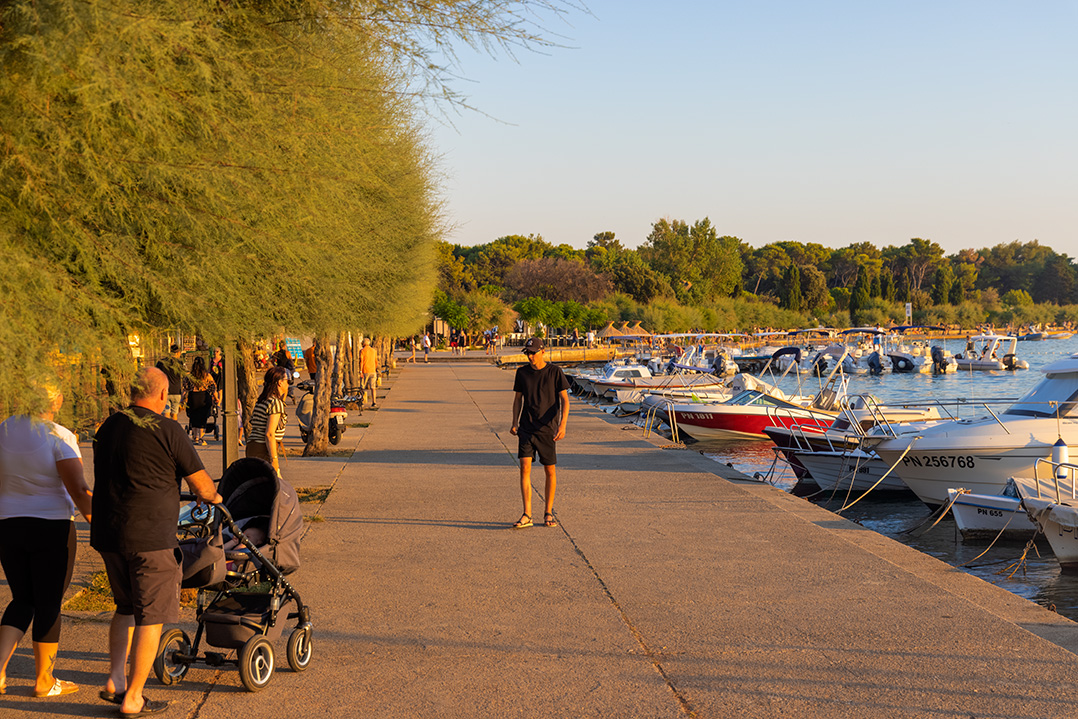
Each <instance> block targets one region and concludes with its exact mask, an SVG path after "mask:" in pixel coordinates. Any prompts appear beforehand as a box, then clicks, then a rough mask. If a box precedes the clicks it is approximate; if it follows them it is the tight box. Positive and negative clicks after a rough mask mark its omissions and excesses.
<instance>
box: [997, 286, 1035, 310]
mask: <svg viewBox="0 0 1078 719" xmlns="http://www.w3.org/2000/svg"><path fill="white" fill-rule="evenodd" d="M1000 301H1001V302H1002V303H1003V304H1004V305H1005V306H1007V307H1017V306H1019V305H1032V304H1033V298H1032V297H1030V295H1029V293H1028V292H1026V291H1025V290H1008V291H1007V292H1005V293H1004V294H1003V297H1001V298H1000Z"/></svg>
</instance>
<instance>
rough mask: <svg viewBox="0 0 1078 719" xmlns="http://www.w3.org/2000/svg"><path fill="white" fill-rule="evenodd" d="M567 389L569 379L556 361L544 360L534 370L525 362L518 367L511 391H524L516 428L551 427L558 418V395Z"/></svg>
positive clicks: (522, 429) (529, 429)
mask: <svg viewBox="0 0 1078 719" xmlns="http://www.w3.org/2000/svg"><path fill="white" fill-rule="evenodd" d="M568 389H569V380H567V379H566V378H565V373H564V372H562V371H561V367H558V366H557V365H553V364H550V363H549V362H548V363H547V364H546V365H545V366H544V367H543V369H540V370H537V369H532V366H531V365H530V364H527V365H524V366H523V367H521V368H520V369H518V370H517V375H516V378H515V379H514V380H513V391H514V392H520V393H521V394H523V395H524V409H522V410H521V412H520V431H521V432H524V433H526V434H534V433H535V432H538V431H540V430H543V429H549V430H551V431H553V429H554V427H555V422H556V421H557V420H558V395H559V394H560V393H561V392H564V391H567V390H568Z"/></svg>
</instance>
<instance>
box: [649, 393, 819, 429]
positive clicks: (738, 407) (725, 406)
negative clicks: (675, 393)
mask: <svg viewBox="0 0 1078 719" xmlns="http://www.w3.org/2000/svg"><path fill="white" fill-rule="evenodd" d="M664 410H665V412H666V417H667V423H668V424H673V423H675V422H676V423H677V427H678V431H679V432H684V433H685V434H687V435H689V436H690V437H692V438H693V439H699V440H709V439H767V435H766V434H765V433H764V430H765V429H766V428H768V427H775V426H781V427H791V426H793V425H795V424H796V425H800V426H802V427H804V426H806V425H815V426H818V427H820V428H824V427H828V426H830V425H831V423H832V422H833V421H834V420H835V417H836V416H837V415H838V412H836V411H832V410H829V409H823V408H822V407H818V406H816V407H814V406H811V405H810V406H804V405H801V404H797V403H796V402H792V401H789V400H786V399H782V398H780V397H776V396H773V395H769V394H766V393H764V392H761V391H760V390H755V389H749V390H745V391H744V392H741V393H740V394H738V395H736V396H735V397H732V398H731V399H730V400H729V401H727V402H723V403H722V404H705V403H702V402H684V403H677V404H675V403H668V404H667V405H666V406H665V407H664ZM671 418H672V419H673V422H671Z"/></svg>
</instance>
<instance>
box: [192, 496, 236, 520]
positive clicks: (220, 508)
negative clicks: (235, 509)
mask: <svg viewBox="0 0 1078 719" xmlns="http://www.w3.org/2000/svg"><path fill="white" fill-rule="evenodd" d="M180 501H181V502H199V503H201V504H209V505H210V506H212V507H213V508H214V509H216V510H217V511H219V512H220V513H221V514H222V515H224V517H225V518H226V519H227V520H228V521H229V523H230V524H231V523H232V521H233V520H232V515H231V514H230V513H229V511H228V508H227V507H225V505H223V504H221V503H217V502H206V501H205V500H203V499H200V498H199V497H197V496H196V495H195V493H194V492H180Z"/></svg>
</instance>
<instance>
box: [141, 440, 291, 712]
mask: <svg viewBox="0 0 1078 719" xmlns="http://www.w3.org/2000/svg"><path fill="white" fill-rule="evenodd" d="M218 491H219V492H220V493H221V497H222V499H223V501H222V503H221V504H218V505H213V506H212V507H196V506H195V505H194V504H191V505H188V506H187V507H185V508H184V510H183V511H182V512H181V515H180V523H179V526H178V528H177V533H178V534H179V535H180V551H181V552H182V553H183V585H182V586H183V587H184V588H198V590H199V592H198V601H197V605H196V619H197V621H198V628H197V629H196V630H195V639H194V643H193V644H192V642H191V640H190V639H189V638H188V635H187V633H186V632H184V631H183V630H181V629H170V630H168V631H166V632H165V633H164V634H163V635H162V637H161V643H160V645H159V646H158V651H157V657H156V659H155V660H154V665H153V667H154V674H156V675H157V678H158V679H159V680H160V681H161V683H162V684H175V683H178V682H179V681H181V680H182V679H183V677H184V675H186V674H187V670H188V668H190V666H191V665H192V664H195V663H203V664H205V665H207V666H211V667H219V666H223V665H225V664H235V665H237V666H238V667H239V671H240V680H241V681H242V682H243V686H244V687H246V688H247V690H248V691H252V692H256V691H259V690H260V689H263V688H265V686H266V685H267V684H269V681H270V679H271V678H272V677H273V669H274V651H273V640H275V639H278V638H279V637H280V636H281V632H282V629H283V626H284V624H285V622H286V621H290V620H293V619H294V620H296V623H295V628H294V629H293V630H292V632H291V634H289V636H288V649H287V655H286V656H287V658H288V666H290V667H291V668H292V671H295V672H302V671H304V670H305V669H306V668H307V667H308V666H309V665H310V662H311V649H312V646H311V638H312V627H311V615H310V608H309V607H308V606H307V605H305V604H304V603H303V601H302V600H301V599H300V596H299V594H298V593H297V592H296V590H295V588H294V587H293V586H292V585H291V584H290V583H289V582H288V580H286V579H285V576H286V575H288V574H291V573H292V572H294V571H295V570H296V569H298V568H299V540H300V536H301V535H302V533H303V514H302V512H301V511H300V508H299V498H298V497H297V496H296V492H295V490H293V489H292V488H291V487H290V486H288V484H286V483H285V482H283V481H282V480H281V479H280V478H279V477H277V474H276V473H275V472H274V471H273V467H271V466H270V465H269V464H268V463H266V462H264V461H263V460H261V459H254V458H247V459H241V460H238V461H236V462H234V463H233V464H232V465H231V466H230V467H229V468H228V469H227V470H226V471H225V474H224V476H223V477H222V478H221V482H220V484H219V486H218ZM182 497H183V498H184V499H186V500H188V501H190V500H193V499H194V496H193V495H187V494H185V495H182ZM290 602H295V604H296V606H295V609H294V611H289V612H287V613H286V614H282V612H284V611H285V609H286V607H287V606H288V604H289V603H290ZM203 639H205V641H206V644H208V645H209V646H211V647H216V648H220V649H225V650H236V652H237V653H236V656H235V658H231V657H229V656H228V654H229V652H215V651H207V652H205V653H204V655H203V656H202V657H200V656H199V645H200V644H201V642H202V640H203Z"/></svg>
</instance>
